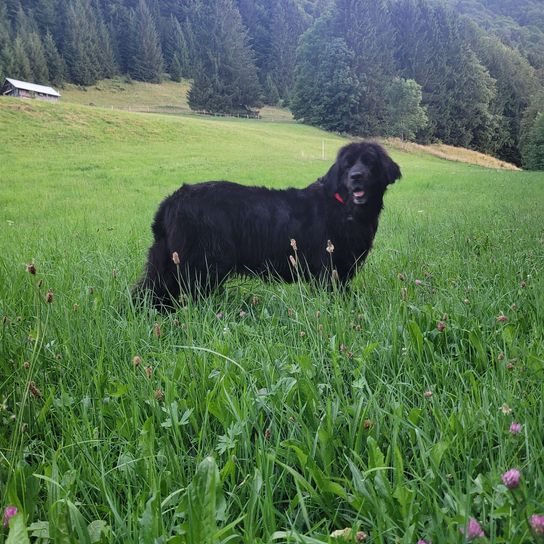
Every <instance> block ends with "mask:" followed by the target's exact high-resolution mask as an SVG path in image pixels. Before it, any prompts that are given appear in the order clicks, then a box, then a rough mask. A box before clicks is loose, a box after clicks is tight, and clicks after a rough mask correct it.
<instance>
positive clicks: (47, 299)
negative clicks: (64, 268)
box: [45, 289, 53, 304]
mask: <svg viewBox="0 0 544 544" xmlns="http://www.w3.org/2000/svg"><path fill="white" fill-rule="evenodd" d="M45 302H47V304H51V303H52V302H53V291H51V289H48V290H47V294H46V295H45Z"/></svg>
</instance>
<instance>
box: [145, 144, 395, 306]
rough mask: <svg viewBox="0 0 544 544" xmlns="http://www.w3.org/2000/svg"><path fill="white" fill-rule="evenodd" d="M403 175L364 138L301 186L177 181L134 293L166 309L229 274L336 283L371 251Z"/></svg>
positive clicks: (160, 212) (159, 218) (165, 203)
mask: <svg viewBox="0 0 544 544" xmlns="http://www.w3.org/2000/svg"><path fill="white" fill-rule="evenodd" d="M400 177H401V173H400V169H399V167H398V165H397V164H396V163H395V162H393V160H392V159H391V158H390V157H389V156H388V155H387V153H386V152H385V151H384V149H383V148H382V147H381V146H379V145H378V144H375V143H368V142H361V143H351V144H348V145H346V146H345V147H343V148H342V149H340V151H339V153H338V157H337V159H336V162H335V163H334V164H333V165H332V167H331V168H330V170H329V171H328V172H327V174H326V175H325V176H324V177H322V178H320V179H318V180H317V181H316V182H314V183H312V184H311V185H309V186H308V187H306V188H305V189H285V190H272V189H266V188H264V187H247V186H243V185H239V184H237V183H232V182H229V181H209V182H205V183H199V184H196V185H183V186H182V187H181V188H180V189H178V190H177V191H176V192H175V193H173V194H172V195H170V196H169V197H167V198H166V199H165V200H164V201H163V202H162V203H161V205H160V207H159V209H158V211H157V213H156V215H155V220H154V222H153V226H152V230H153V235H154V242H153V245H152V246H151V248H150V250H149V255H148V259H147V265H146V269H145V272H144V275H143V278H142V279H141V281H140V283H139V285H138V286H137V289H136V292H137V293H138V294H139V295H142V294H144V293H145V292H149V293H150V294H151V296H152V300H153V304H154V305H155V306H157V307H168V306H171V304H172V300H177V299H178V298H179V295H180V293H181V292H182V291H183V292H186V293H188V294H190V295H192V296H196V295H198V294H206V293H207V292H209V291H210V290H211V289H213V288H214V287H216V286H217V285H219V284H220V283H221V282H222V281H223V280H225V279H226V278H227V276H228V275H229V274H258V275H272V276H273V277H274V276H275V277H277V278H281V279H282V280H284V281H286V282H292V281H294V280H296V278H297V277H299V276H302V277H305V278H310V277H316V278H325V279H328V280H330V279H331V278H333V279H337V281H338V282H339V283H340V284H342V283H344V282H346V281H348V280H349V279H350V278H351V277H352V276H353V275H354V274H355V272H356V270H357V266H359V265H361V264H362V263H363V261H364V260H365V258H366V256H367V254H368V252H369V251H370V249H371V247H372V241H373V239H374V236H375V234H376V230H377V228H378V218H379V215H380V212H381V210H382V208H383V195H384V193H385V190H386V189H387V186H388V185H389V184H391V183H393V182H394V181H395V180H397V179H399V178H400ZM178 260H179V262H178Z"/></svg>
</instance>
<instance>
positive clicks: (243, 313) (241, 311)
mask: <svg viewBox="0 0 544 544" xmlns="http://www.w3.org/2000/svg"><path fill="white" fill-rule="evenodd" d="M239 315H240V317H241V318H242V319H244V317H245V316H246V315H247V312H244V310H240V314H239Z"/></svg>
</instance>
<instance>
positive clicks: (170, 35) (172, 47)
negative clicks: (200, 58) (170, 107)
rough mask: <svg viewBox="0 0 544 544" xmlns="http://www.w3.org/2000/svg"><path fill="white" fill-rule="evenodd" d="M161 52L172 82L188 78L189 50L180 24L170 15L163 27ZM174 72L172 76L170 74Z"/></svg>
mask: <svg viewBox="0 0 544 544" xmlns="http://www.w3.org/2000/svg"><path fill="white" fill-rule="evenodd" d="M163 32H164V43H163V51H164V58H165V63H166V67H167V69H168V71H169V72H170V77H171V78H172V79H173V80H174V81H181V78H182V77H183V76H185V77H188V75H189V72H190V69H189V49H188V47H187V40H186V38H185V35H184V32H183V29H182V26H181V24H180V22H179V21H178V20H177V19H176V18H175V17H174V16H173V15H172V16H170V18H169V19H168V22H167V24H165V25H164V28H163ZM172 72H174V75H173V74H172Z"/></svg>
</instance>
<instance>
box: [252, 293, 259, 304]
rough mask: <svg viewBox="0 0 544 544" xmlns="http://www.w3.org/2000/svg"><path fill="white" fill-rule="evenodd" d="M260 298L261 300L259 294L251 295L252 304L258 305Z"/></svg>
mask: <svg viewBox="0 0 544 544" xmlns="http://www.w3.org/2000/svg"><path fill="white" fill-rule="evenodd" d="M259 302H260V300H259V297H258V296H257V295H253V296H252V297H251V305H252V306H257V304H259Z"/></svg>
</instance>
